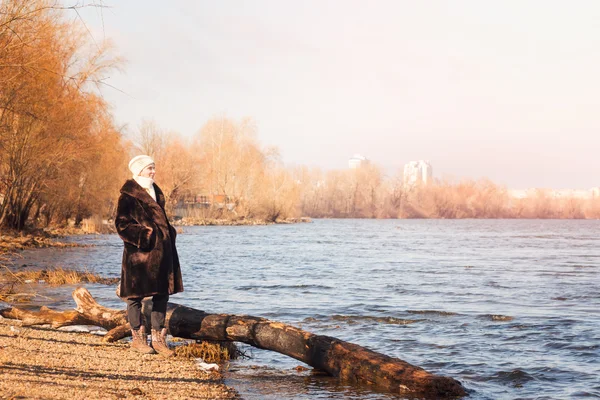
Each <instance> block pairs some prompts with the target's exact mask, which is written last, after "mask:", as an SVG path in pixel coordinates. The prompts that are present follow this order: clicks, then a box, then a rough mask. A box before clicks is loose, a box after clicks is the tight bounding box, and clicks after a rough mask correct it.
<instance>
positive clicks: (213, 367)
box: [196, 358, 219, 372]
mask: <svg viewBox="0 0 600 400" xmlns="http://www.w3.org/2000/svg"><path fill="white" fill-rule="evenodd" d="M196 366H198V368H200V369H201V370H202V371H205V372H210V371H218V370H219V365H218V364H214V363H205V362H204V360H203V359H202V358H196Z"/></svg>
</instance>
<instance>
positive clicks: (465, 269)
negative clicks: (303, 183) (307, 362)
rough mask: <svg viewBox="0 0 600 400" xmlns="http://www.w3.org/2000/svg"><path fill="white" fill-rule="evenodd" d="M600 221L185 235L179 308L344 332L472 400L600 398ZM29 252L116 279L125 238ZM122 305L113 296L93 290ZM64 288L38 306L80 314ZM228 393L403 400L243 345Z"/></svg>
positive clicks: (354, 225)
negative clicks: (452, 382) (450, 383)
mask: <svg viewBox="0 0 600 400" xmlns="http://www.w3.org/2000/svg"><path fill="white" fill-rule="evenodd" d="M599 232H600V221H578V220H577V221H575V220H315V221H314V222H313V223H306V224H295V225H271V226H249V227H247V226H239V227H215V226H212V227H184V228H183V233H181V234H180V235H179V236H178V243H177V245H178V251H179V254H180V259H181V262H182V271H183V278H184V286H185V292H183V293H181V294H177V295H175V296H172V298H171V300H172V301H173V302H177V303H182V304H186V305H188V306H190V307H194V308H198V309H202V310H205V311H207V312H214V313H231V314H249V315H254V316H261V317H265V318H269V319H272V320H277V321H282V322H285V323H288V324H292V325H294V326H297V327H301V328H302V329H305V330H307V331H310V332H313V333H318V334H325V335H330V336H335V337H338V338H340V339H343V340H347V341H351V342H354V343H357V344H359V345H362V346H366V347H368V348H370V349H373V350H375V351H379V352H381V353H384V354H387V355H390V356H394V357H399V358H401V359H403V360H405V361H407V362H409V363H412V364H414V365H418V366H421V367H423V368H425V369H426V370H428V371H430V372H433V373H436V374H441V375H447V376H451V377H453V378H456V379H458V380H459V381H461V382H462V383H463V385H464V386H465V387H466V388H467V390H468V391H469V393H470V398H473V399H517V398H519V399H567V398H569V399H570V398H600V237H599V235H598V233H599ZM72 240H73V241H77V242H83V243H88V244H94V245H95V246H94V247H86V248H69V249H40V250H28V251H25V252H23V253H22V257H21V258H19V259H17V260H15V263H16V264H17V265H21V264H25V265H36V266H63V267H70V268H79V269H82V268H87V269H89V270H93V271H95V272H96V273H98V274H100V275H103V276H108V277H117V276H119V271H120V262H121V253H122V243H121V241H120V239H119V238H118V236H116V235H100V236H81V237H74V238H72ZM88 288H89V289H90V291H91V292H92V294H93V295H94V296H95V297H96V298H97V299H98V301H99V302H100V303H102V304H104V305H107V306H112V307H118V308H122V307H123V303H122V302H120V301H119V300H118V299H116V298H115V295H114V289H115V288H114V287H108V286H104V285H89V286H88ZM69 291H70V289H65V288H59V289H53V290H50V291H48V292H46V293H47V295H48V296H49V297H50V298H51V300H48V299H42V300H40V301H41V302H42V303H43V304H47V305H50V306H52V307H57V308H64V309H67V308H72V307H73V305H74V304H73V301H72V299H71V298H70V297H69ZM243 350H244V351H246V352H247V353H248V354H249V355H250V356H251V357H250V358H249V359H243V360H239V361H235V362H232V364H231V366H230V372H229V373H228V374H227V382H226V383H227V384H229V385H231V386H233V387H234V388H236V389H237V390H238V391H239V392H240V394H241V395H242V397H243V398H246V399H307V398H310V399H398V398H402V397H399V396H394V395H389V394H385V393H377V392H374V391H371V390H369V389H368V388H361V387H352V386H346V385H340V384H338V383H337V382H336V380H335V379H333V378H329V377H325V376H321V375H318V374H314V373H311V372H310V371H297V370H296V369H295V367H296V366H298V365H301V363H300V362H299V361H296V360H293V359H291V358H287V357H285V356H281V355H279V354H275V353H272V352H268V351H262V350H256V349H251V348H249V347H243Z"/></svg>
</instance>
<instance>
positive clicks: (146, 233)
mask: <svg viewBox="0 0 600 400" xmlns="http://www.w3.org/2000/svg"><path fill="white" fill-rule="evenodd" d="M153 235H154V229H152V228H149V227H144V229H143V230H142V231H141V232H140V246H139V247H140V249H144V250H148V249H150V245H151V244H152V237H153Z"/></svg>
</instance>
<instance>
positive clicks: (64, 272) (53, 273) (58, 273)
mask: <svg viewBox="0 0 600 400" xmlns="http://www.w3.org/2000/svg"><path fill="white" fill-rule="evenodd" d="M10 275H11V276H12V277H14V278H15V279H17V280H18V281H21V282H24V283H32V282H38V283H46V284H48V285H51V286H60V285H73V284H76V283H101V284H105V285H111V284H115V283H117V282H118V281H119V279H118V278H103V277H101V276H99V275H96V274H94V273H93V272H90V271H87V270H84V271H76V270H73V269H65V268H62V267H54V268H50V269H42V270H37V271H36V270H32V271H18V272H11V273H10ZM1 278H2V274H0V279H1Z"/></svg>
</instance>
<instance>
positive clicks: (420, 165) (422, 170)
mask: <svg viewBox="0 0 600 400" xmlns="http://www.w3.org/2000/svg"><path fill="white" fill-rule="evenodd" d="M432 182H433V168H432V167H431V164H430V163H429V162H428V161H423V160H419V161H411V162H409V163H408V164H406V165H405V166H404V186H407V187H413V186H417V185H428V184H430V183H432Z"/></svg>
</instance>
